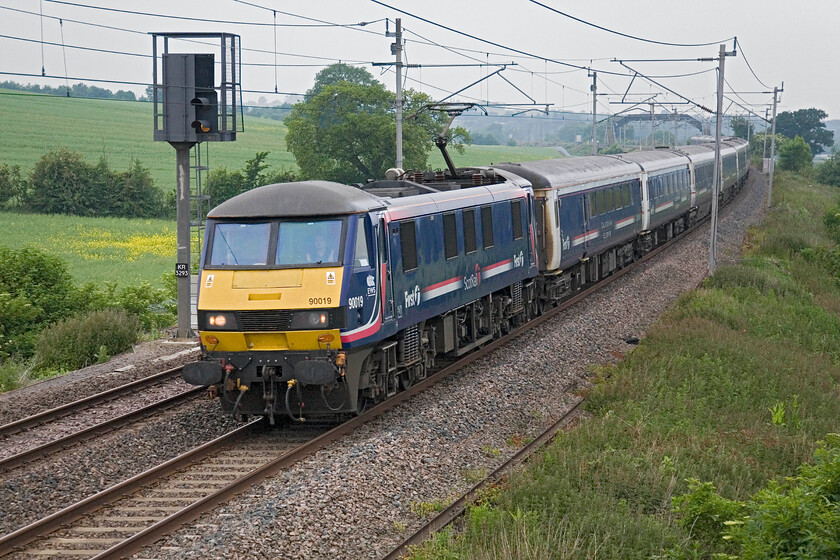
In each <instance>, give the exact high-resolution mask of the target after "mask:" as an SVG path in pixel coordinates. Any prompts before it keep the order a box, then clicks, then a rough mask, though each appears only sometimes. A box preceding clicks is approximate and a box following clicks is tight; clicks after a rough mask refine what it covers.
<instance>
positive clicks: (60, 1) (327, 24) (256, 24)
mask: <svg viewBox="0 0 840 560" xmlns="http://www.w3.org/2000/svg"><path fill="white" fill-rule="evenodd" d="M46 1H47V2H50V3H52V4H63V5H66V6H73V7H76V8H87V9H90V10H100V11H104V12H116V13H121V14H129V15H135V16H146V17H156V18H163V19H175V20H181V21H196V22H203V23H221V24H225V25H249V26H254V27H273V26H274V24H273V23H265V22H261V21H232V20H223V19H211V18H197V17H190V16H175V15H170V14H156V13H152V12H139V11H136V10H125V9H122V8H107V7H105V6H91V5H89V4H80V3H78V2H68V1H66V0H46ZM235 1H237V0H235ZM266 9H270V8H266ZM278 13H281V14H284V15H294V16H296V17H303V16H297V15H296V14H289V13H288V12H281V11H280V10H278ZM377 21H381V20H377ZM369 23H374V22H359V23H331V22H322V23H318V24H317V25H316V24H297V23H278V24H277V26H279V27H356V26H362V27H364V26H365V25H368V24H369Z"/></svg>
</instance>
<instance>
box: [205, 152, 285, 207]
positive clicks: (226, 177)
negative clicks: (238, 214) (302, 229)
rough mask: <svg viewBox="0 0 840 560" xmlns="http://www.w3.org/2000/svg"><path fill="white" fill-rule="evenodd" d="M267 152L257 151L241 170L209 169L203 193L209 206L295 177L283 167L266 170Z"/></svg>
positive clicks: (214, 205)
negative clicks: (272, 170) (271, 170)
mask: <svg viewBox="0 0 840 560" xmlns="http://www.w3.org/2000/svg"><path fill="white" fill-rule="evenodd" d="M268 154H269V152H257V154H256V155H255V156H254V157H253V158H251V159H249V160H247V161H246V162H245V167H243V168H242V171H228V170H227V168H224V167H222V168H220V169H214V170H213V171H211V172H210V176H209V177H208V179H207V189H206V190H205V194H207V195H208V196H209V197H210V201H209V206H210V208H215V207H216V206H218V205H219V204H221V203H222V202H224V201H225V200H228V199H229V198H233V197H234V196H236V195H238V194H242V193H244V192H245V191H249V190H251V189H253V188H256V187H260V186H262V185H269V184H271V183H283V182H289V181H294V180H296V179H297V177H296V176H295V174H294V173H292V172H291V171H287V170H285V169H280V170H278V171H274V172H266V170H267V169H268V164H267V163H265V159H266V158H267V157H268Z"/></svg>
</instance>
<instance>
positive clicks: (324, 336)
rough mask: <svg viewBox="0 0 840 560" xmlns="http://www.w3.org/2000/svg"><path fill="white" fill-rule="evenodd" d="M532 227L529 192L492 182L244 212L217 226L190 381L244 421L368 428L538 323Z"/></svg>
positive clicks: (302, 197) (214, 213) (218, 211)
mask: <svg viewBox="0 0 840 560" xmlns="http://www.w3.org/2000/svg"><path fill="white" fill-rule="evenodd" d="M533 216H534V201H533V191H532V189H531V188H530V185H529V184H528V183H527V181H524V180H522V179H519V178H516V177H514V176H508V175H507V174H505V173H504V172H491V171H487V170H484V171H481V170H476V173H474V174H470V177H469V180H468V181H466V182H464V181H461V182H458V181H443V182H438V183H435V186H434V187H431V186H424V185H421V184H419V183H417V182H414V181H406V180H402V181H380V182H374V183H369V184H367V185H361V186H359V187H356V186H348V185H340V184H337V183H330V182H324V181H306V182H297V183H287V184H275V185H267V186H264V187H259V188H257V189H254V190H252V191H249V192H246V193H244V194H241V195H239V196H237V197H234V198H232V199H230V200H228V201H227V202H224V203H223V204H221V205H219V206H218V207H216V208H215V209H213V210H211V211H210V213H209V214H208V220H207V227H206V233H205V244H204V251H203V254H202V262H201V277H200V281H199V294H198V322H199V335H200V340H201V345H202V348H203V350H204V353H205V359H204V360H202V361H201V362H197V363H194V364H190V365H189V366H187V367H186V368H185V371H184V378H185V379H186V380H187V381H188V382H190V383H193V384H196V385H207V386H210V387H211V390H212V391H213V392H214V393H215V394H217V395H218V396H219V397H220V399H221V402H222V408H223V409H224V410H226V411H228V412H230V413H233V414H237V415H249V414H255V415H264V416H267V417H269V418H271V419H272V420H273V418H274V416H275V415H278V414H284V415H287V416H289V417H291V418H293V419H295V420H301V419H303V418H305V417H318V416H335V415H340V414H347V413H358V412H360V411H362V410H364V408H365V407H366V406H367V405H368V404H369V403H371V402H377V401H379V400H381V399H383V398H385V397H387V396H389V395H392V394H394V393H395V392H396V391H398V390H400V389H401V388H405V387H407V386H409V385H411V384H412V383H413V382H414V381H416V380H418V379H422V378H423V377H424V376H425V375H426V372H427V371H428V370H429V368H431V367H432V365H433V364H434V359H435V356H437V355H441V354H451V355H460V354H463V353H465V352H467V351H469V350H471V349H473V348H475V347H478V346H480V345H482V344H485V343H486V342H488V341H489V340H491V339H492V338H494V337H496V336H499V335H500V334H501V333H503V332H506V331H507V330H509V329H510V328H512V327H513V326H515V325H517V324H519V323H520V322H523V321H525V320H527V319H528V317H529V313H530V312H531V311H533V310H530V309H526V306H525V304H524V302H525V301H528V300H530V299H533V297H529V296H528V294H527V293H523V292H527V290H528V289H532V288H530V287H531V284H530V281H532V279H533V278H534V277H535V276H536V275H537V265H536V251H535V231H534V229H533V227H532V224H533V223H534V218H533Z"/></svg>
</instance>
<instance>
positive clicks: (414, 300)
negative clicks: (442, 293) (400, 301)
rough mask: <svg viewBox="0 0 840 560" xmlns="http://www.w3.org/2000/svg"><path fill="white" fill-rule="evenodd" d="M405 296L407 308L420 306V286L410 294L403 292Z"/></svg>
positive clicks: (415, 287)
mask: <svg viewBox="0 0 840 560" xmlns="http://www.w3.org/2000/svg"><path fill="white" fill-rule="evenodd" d="M403 293H404V294H405V308H406V309H408V308H409V307H414V306H415V305H420V286H414V289H413V290H412V291H410V292H403Z"/></svg>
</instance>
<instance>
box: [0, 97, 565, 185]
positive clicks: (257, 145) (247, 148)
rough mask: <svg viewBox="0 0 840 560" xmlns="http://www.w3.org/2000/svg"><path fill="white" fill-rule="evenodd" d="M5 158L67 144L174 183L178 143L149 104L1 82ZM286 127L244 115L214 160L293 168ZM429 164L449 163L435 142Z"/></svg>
mask: <svg viewBox="0 0 840 560" xmlns="http://www.w3.org/2000/svg"><path fill="white" fill-rule="evenodd" d="M0 122H3V123H4V126H5V130H4V133H3V135H2V137H0V163H6V164H9V165H14V164H16V165H20V166H21V168H22V169H24V170H26V172H27V174H28V173H29V172H30V171H31V170H32V168H33V166H34V165H35V162H37V161H38V160H39V159H40V158H41V156H43V155H44V154H45V153H47V152H49V151H51V150H58V149H60V148H67V149H70V150H73V151H76V152H79V153H81V154H82V155H83V156H84V157H85V159H86V160H87V161H88V162H90V163H95V162H96V161H98V160H99V158H100V157H102V156H104V157H105V158H106V159H107V160H108V163H109V165H110V167H111V168H112V169H114V170H116V171H124V170H125V169H127V168H128V164H129V161H130V160H131V158H136V159H138V160H140V161H141V162H142V164H143V165H144V166H145V167H148V168H149V169H150V171H151V173H152V177H153V178H154V180H155V184H157V185H158V187H159V188H161V189H163V190H173V189H174V188H175V150H174V149H173V148H172V147H170V146H169V144H167V143H166V142H155V141H153V140H152V126H153V122H152V105H151V103H141V102H126V101H113V100H98V99H75V98H65V97H55V96H46V95H30V94H22V92H14V91H12V90H5V89H0ZM285 136H286V127H285V126H284V125H283V124H282V123H281V122H280V121H275V120H270V119H262V118H251V117H246V118H245V130H244V132H241V133H239V134H237V139H236V141H235V142H211V143H208V144H211V145H210V146H208V149H209V160H210V167H211V169H213V168H219V167H227V168H228V169H229V170H235V169H241V168H242V166H243V165H244V163H245V161H246V160H248V159H251V158H253V157H254V154H256V153H257V152H265V151H267V152H270V155H269V156H268V158H267V160H266V163H268V164H269V166H270V167H271V168H272V169H277V168H280V167H284V168H295V167H296V163H295V159H294V157H293V156H292V154H290V153H289V152H287V151H286V142H285ZM557 156H558V152H557V151H556V150H554V149H553V148H533V147H528V146H468V147H467V149H466V152H465V153H464V155H460V154H458V153H457V152H455V151H454V150H453V151H452V158H453V160H454V161H455V165H458V166H470V165H487V164H490V163H499V162H503V161H527V160H534V159H546V158H553V157H557ZM429 166H430V167H431V168H432V169H441V168H443V167H444V166H445V164H444V162H443V158H442V157H441V155H440V152H439V151H438V150H437V149H436V148H433V150H432V151H431V152H430V154H429Z"/></svg>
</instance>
